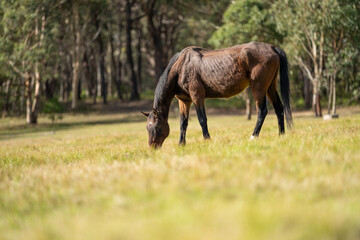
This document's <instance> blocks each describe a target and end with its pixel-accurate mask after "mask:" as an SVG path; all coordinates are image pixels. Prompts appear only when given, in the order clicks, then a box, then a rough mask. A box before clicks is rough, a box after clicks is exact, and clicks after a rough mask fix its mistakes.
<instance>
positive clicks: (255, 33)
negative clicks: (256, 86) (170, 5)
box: [209, 0, 283, 120]
mask: <svg viewBox="0 0 360 240" xmlns="http://www.w3.org/2000/svg"><path fill="white" fill-rule="evenodd" d="M271 6H272V5H271V2H270V1H258V0H238V1H233V2H232V4H230V6H229V7H228V9H227V10H226V11H225V13H224V20H223V22H224V23H223V25H222V26H221V27H220V28H218V30H216V31H215V32H214V34H213V35H212V36H211V38H210V39H209V43H210V44H211V45H212V46H214V47H215V48H221V47H228V46H232V45H236V44H240V43H246V42H250V41H260V42H269V43H273V44H278V43H280V42H281V41H282V39H283V35H282V34H280V33H279V32H278V31H277V30H276V25H275V19H274V17H273V15H272V14H271ZM243 96H244V100H245V102H246V116H247V119H249V120H250V119H251V102H250V91H249V90H246V92H244V94H243Z"/></svg>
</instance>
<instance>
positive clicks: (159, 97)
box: [154, 53, 181, 108]
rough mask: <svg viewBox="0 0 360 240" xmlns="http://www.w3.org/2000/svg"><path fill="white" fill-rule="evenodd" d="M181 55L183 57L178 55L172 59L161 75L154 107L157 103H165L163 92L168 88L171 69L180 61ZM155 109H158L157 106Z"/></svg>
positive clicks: (156, 89)
mask: <svg viewBox="0 0 360 240" xmlns="http://www.w3.org/2000/svg"><path fill="white" fill-rule="evenodd" d="M180 55H181V53H176V54H175V55H174V56H173V57H172V58H171V59H170V61H169V64H168V65H167V67H166V69H165V71H164V72H163V74H161V76H160V78H159V82H158V83H157V85H156V88H155V96H154V105H155V103H161V102H164V99H163V98H164V94H163V92H164V91H165V88H166V87H168V86H167V82H168V75H169V72H170V69H171V67H172V66H173V65H174V64H175V62H176V60H178V59H179V57H180ZM154 107H155V108H156V107H157V106H154Z"/></svg>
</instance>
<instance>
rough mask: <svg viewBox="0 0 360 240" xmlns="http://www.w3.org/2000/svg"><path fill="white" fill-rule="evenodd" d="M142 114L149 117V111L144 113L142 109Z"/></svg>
mask: <svg viewBox="0 0 360 240" xmlns="http://www.w3.org/2000/svg"><path fill="white" fill-rule="evenodd" d="M141 113H142V114H144V116H145V117H149V115H150V113H145V112H143V111H141Z"/></svg>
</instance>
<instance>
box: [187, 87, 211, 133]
mask: <svg viewBox="0 0 360 240" xmlns="http://www.w3.org/2000/svg"><path fill="white" fill-rule="evenodd" d="M189 91H190V97H191V100H192V101H193V102H194V105H195V108H196V113H197V116H198V119H199V123H200V126H201V128H202V132H203V136H204V139H209V138H210V134H209V131H208V126H207V118H206V113H205V88H204V86H203V85H202V84H200V83H196V82H195V83H193V85H192V86H191V87H190V88H189Z"/></svg>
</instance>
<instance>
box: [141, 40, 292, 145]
mask: <svg viewBox="0 0 360 240" xmlns="http://www.w3.org/2000/svg"><path fill="white" fill-rule="evenodd" d="M279 72H280V88H281V90H280V91H281V97H282V102H281V100H280V97H279V94H278V93H277V90H276V84H277V76H278V73H279ZM248 87H250V88H251V90H252V93H253V97H254V100H255V104H256V110H257V121H256V125H255V129H254V131H253V133H252V135H251V137H250V139H254V138H256V137H258V136H259V134H260V130H261V127H262V125H263V123H264V120H265V117H266V115H267V113H268V110H267V104H266V96H267V97H268V99H269V100H270V102H271V104H272V105H273V106H274V109H275V113H276V116H277V120H278V128H279V135H281V134H284V133H285V127H284V112H285V117H286V121H287V127H288V128H291V126H292V114H291V106H290V83H289V77H288V60H287V57H286V53H285V52H284V50H282V49H281V48H279V47H276V46H274V45H271V44H268V43H263V42H251V43H245V44H241V45H235V46H232V47H228V48H224V49H218V50H209V49H205V48H201V47H196V46H190V47H186V48H185V49H183V50H182V51H181V52H180V53H176V54H175V55H174V56H173V57H172V58H171V60H170V62H169V64H168V66H167V67H166V69H165V71H164V72H163V74H162V75H161V77H160V79H159V81H158V83H157V86H156V89H155V95H154V103H153V109H152V111H151V112H148V113H145V112H142V113H143V114H144V115H145V116H146V117H147V125H146V128H147V131H148V135H149V139H148V144H149V146H150V147H154V148H160V147H161V146H162V144H163V142H164V140H165V139H166V138H167V136H168V135H169V132H170V128H169V124H168V115H169V108H170V104H171V102H172V100H173V98H174V97H176V98H177V99H178V102H179V110H180V139H179V144H180V145H185V144H186V140H185V137H186V129H187V126H188V119H189V110H190V106H191V104H192V103H194V105H195V108H196V113H197V117H198V120H199V123H200V126H201V128H202V133H203V137H204V139H210V134H209V131H208V126H207V118H206V113H205V99H206V98H229V97H232V96H234V95H237V94H239V93H240V92H242V91H243V90H245V89H246V88H248Z"/></svg>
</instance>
